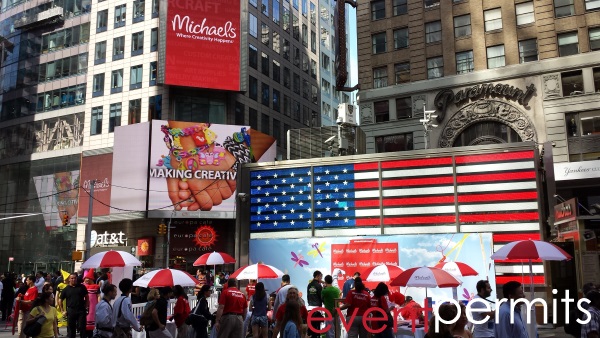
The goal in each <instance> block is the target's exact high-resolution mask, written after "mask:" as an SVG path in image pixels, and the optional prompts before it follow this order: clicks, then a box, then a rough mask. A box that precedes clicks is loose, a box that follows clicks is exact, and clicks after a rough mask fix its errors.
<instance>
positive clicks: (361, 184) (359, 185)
mask: <svg viewBox="0 0 600 338" xmlns="http://www.w3.org/2000/svg"><path fill="white" fill-rule="evenodd" d="M354 188H355V189H376V190H379V181H354Z"/></svg>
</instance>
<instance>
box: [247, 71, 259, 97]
mask: <svg viewBox="0 0 600 338" xmlns="http://www.w3.org/2000/svg"><path fill="white" fill-rule="evenodd" d="M248 97H250V98H251V99H252V100H254V101H257V100H258V81H257V80H256V78H254V77H252V76H250V77H249V79H248Z"/></svg>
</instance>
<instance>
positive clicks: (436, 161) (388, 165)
mask: <svg viewBox="0 0 600 338" xmlns="http://www.w3.org/2000/svg"><path fill="white" fill-rule="evenodd" d="M441 165H452V157H437V158H424V159H418V160H400V161H388V162H381V169H398V168H400V169H404V168H406V167H425V166H441Z"/></svg>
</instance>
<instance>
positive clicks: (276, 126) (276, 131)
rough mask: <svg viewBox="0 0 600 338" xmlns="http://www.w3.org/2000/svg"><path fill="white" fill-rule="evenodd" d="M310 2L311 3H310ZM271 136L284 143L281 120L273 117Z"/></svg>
mask: <svg viewBox="0 0 600 338" xmlns="http://www.w3.org/2000/svg"><path fill="white" fill-rule="evenodd" d="M311 4H312V3H311ZM273 137H274V138H275V140H276V141H277V144H278V145H279V146H280V147H281V146H284V147H285V145H284V144H282V143H281V122H279V120H276V119H273Z"/></svg>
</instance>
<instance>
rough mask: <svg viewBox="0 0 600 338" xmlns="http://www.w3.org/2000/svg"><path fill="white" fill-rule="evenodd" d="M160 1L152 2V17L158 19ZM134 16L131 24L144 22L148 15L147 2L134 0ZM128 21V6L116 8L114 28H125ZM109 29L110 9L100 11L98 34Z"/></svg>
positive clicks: (97, 19) (97, 17)
mask: <svg viewBox="0 0 600 338" xmlns="http://www.w3.org/2000/svg"><path fill="white" fill-rule="evenodd" d="M158 8H159V2H158V0H152V17H153V18H156V17H158ZM132 12H133V13H132V14H133V16H132V20H131V23H137V22H142V21H144V18H145V14H146V2H145V0H134V1H133V11H132ZM126 19H127V4H123V5H118V6H115V12H114V17H113V24H114V28H119V27H123V26H125V24H126ZM107 29H108V9H105V10H102V11H98V13H97V14H96V33H101V32H105V31H106V30H107Z"/></svg>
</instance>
